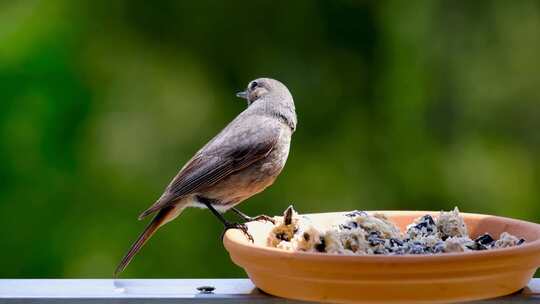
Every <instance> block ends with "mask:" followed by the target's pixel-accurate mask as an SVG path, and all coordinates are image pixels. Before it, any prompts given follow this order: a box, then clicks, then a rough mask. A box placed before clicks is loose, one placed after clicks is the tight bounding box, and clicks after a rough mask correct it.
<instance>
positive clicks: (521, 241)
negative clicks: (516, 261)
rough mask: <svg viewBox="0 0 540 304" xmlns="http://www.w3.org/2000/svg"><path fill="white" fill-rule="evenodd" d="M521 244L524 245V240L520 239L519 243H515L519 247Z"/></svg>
mask: <svg viewBox="0 0 540 304" xmlns="http://www.w3.org/2000/svg"><path fill="white" fill-rule="evenodd" d="M523 243H525V239H524V238H521V239H519V241H517V243H516V245H518V246H519V245H521V244H523Z"/></svg>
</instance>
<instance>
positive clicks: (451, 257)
mask: <svg viewBox="0 0 540 304" xmlns="http://www.w3.org/2000/svg"><path fill="white" fill-rule="evenodd" d="M364 211H365V212H367V213H369V214H373V213H383V214H386V215H390V214H399V215H416V214H419V215H423V214H433V213H439V212H440V211H422V210H420V211H416V210H364ZM347 212H350V211H342V212H320V213H308V214H302V215H306V216H314V215H315V216H322V215H325V214H326V215H339V214H343V213H347ZM460 214H461V215H462V216H466V217H468V218H471V217H472V218H474V217H476V218H499V219H502V220H504V221H506V222H514V223H519V224H521V225H527V226H531V227H534V229H535V230H537V231H538V233H539V234H540V224H537V223H534V222H529V221H524V220H520V219H514V218H509V217H502V216H497V215H489V214H480V213H466V212H460ZM250 224H253V223H247V225H248V227H249V225H250ZM517 237H520V236H519V235H517ZM223 242H224V244H225V247H226V248H227V250H228V251H230V249H229V246H230V245H233V244H234V245H236V246H238V248H239V249H240V250H250V251H251V252H252V253H257V254H258V255H267V256H274V257H276V258H289V259H301V260H305V261H309V260H316V261H318V262H321V261H325V260H326V261H336V260H340V261H343V262H349V261H350V262H355V263H364V262H365V263H384V262H391V263H400V264H401V263H403V264H409V263H414V264H416V263H430V262H436V263H440V262H457V261H460V260H469V259H482V258H486V257H491V258H492V257H511V256H515V255H516V253H517V252H519V255H523V254H526V253H533V252H540V237H539V238H538V239H536V240H534V241H527V240H526V242H525V243H524V244H522V245H519V246H514V247H506V248H496V249H490V250H481V251H466V252H449V253H442V254H401V255H375V254H366V255H345V254H335V253H322V252H305V251H288V250H283V249H279V248H274V247H268V246H264V245H258V244H253V243H251V242H249V240H248V239H247V238H246V237H245V236H244V235H243V234H242V232H240V231H238V230H236V229H230V230H228V231H227V232H226V233H225V235H224V237H223Z"/></svg>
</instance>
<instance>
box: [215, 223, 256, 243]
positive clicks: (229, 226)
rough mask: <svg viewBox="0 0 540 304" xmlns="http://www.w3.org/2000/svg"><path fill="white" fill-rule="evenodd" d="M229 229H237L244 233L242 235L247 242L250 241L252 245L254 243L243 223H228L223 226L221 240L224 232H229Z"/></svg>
mask: <svg viewBox="0 0 540 304" xmlns="http://www.w3.org/2000/svg"><path fill="white" fill-rule="evenodd" d="M229 229H238V230H240V231H242V232H243V233H244V235H245V236H246V237H247V238H248V240H250V241H251V242H252V243H253V242H254V240H253V237H252V236H251V234H249V232H248V227H247V225H246V224H243V223H230V224H227V225H225V230H224V231H223V234H222V235H221V237H222V238H223V236H224V235H225V232H227V230H229Z"/></svg>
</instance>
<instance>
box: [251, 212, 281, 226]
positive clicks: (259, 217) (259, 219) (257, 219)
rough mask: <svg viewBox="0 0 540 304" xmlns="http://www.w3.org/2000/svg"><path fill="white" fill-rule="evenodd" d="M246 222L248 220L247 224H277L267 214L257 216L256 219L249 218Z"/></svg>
mask: <svg viewBox="0 0 540 304" xmlns="http://www.w3.org/2000/svg"><path fill="white" fill-rule="evenodd" d="M245 220H246V223H247V222H259V221H265V222H270V223H272V224H274V225H275V224H276V221H275V220H274V219H273V218H272V217H270V216H268V215H266V214H261V215H257V216H254V217H248V218H246V219H245Z"/></svg>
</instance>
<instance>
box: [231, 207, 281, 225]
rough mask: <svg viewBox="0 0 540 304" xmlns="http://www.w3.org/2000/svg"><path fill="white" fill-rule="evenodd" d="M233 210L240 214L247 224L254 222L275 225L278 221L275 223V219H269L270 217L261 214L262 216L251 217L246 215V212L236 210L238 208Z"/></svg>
mask: <svg viewBox="0 0 540 304" xmlns="http://www.w3.org/2000/svg"><path fill="white" fill-rule="evenodd" d="M231 210H232V211H233V212H234V213H236V214H238V216H240V217H241V218H242V219H243V220H244V221H246V223H247V222H254V221H266V222H270V223H272V224H275V223H276V221H274V219H273V218H271V217H269V216H268V215H265V214H261V215H257V216H253V217H251V216H249V215H247V214H245V213H244V212H242V211H240V210H238V209H236V208H231Z"/></svg>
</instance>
